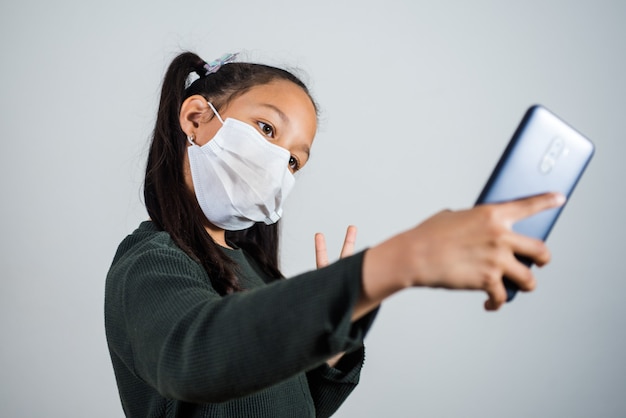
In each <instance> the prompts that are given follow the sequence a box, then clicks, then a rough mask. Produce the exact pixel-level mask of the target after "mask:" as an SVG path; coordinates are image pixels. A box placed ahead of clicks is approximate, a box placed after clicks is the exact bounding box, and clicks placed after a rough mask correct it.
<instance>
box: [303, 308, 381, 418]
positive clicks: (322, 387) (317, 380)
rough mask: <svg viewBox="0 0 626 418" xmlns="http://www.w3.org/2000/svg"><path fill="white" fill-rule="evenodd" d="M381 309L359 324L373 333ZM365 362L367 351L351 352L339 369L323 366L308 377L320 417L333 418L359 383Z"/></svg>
mask: <svg viewBox="0 0 626 418" xmlns="http://www.w3.org/2000/svg"><path fill="white" fill-rule="evenodd" d="M377 313H378V309H376V310H375V311H373V312H370V313H369V314H368V315H366V316H365V317H363V318H361V319H360V320H359V321H358V322H357V324H358V325H359V326H362V327H365V329H366V330H367V329H369V327H370V326H371V324H372V323H373V321H374V318H375V317H376V314H377ZM364 360H365V347H363V346H360V347H359V348H358V349H356V350H354V351H352V352H347V353H345V354H344V355H343V357H341V359H340V360H339V362H338V363H337V364H336V365H335V367H329V366H328V365H327V364H323V365H321V366H319V367H316V368H315V369H313V370H311V371H309V372H308V373H307V379H308V382H309V388H310V390H311V397H312V398H313V402H314V404H315V412H316V417H318V418H321V417H330V416H331V415H333V414H334V413H335V412H336V411H337V409H339V407H340V406H341V404H342V403H343V402H344V401H345V400H346V398H347V397H348V396H349V395H350V394H351V393H352V391H353V390H354V389H355V388H356V386H357V384H358V383H359V377H360V376H361V368H362V367H363V362H364Z"/></svg>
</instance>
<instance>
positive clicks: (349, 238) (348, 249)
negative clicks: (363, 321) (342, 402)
mask: <svg viewBox="0 0 626 418" xmlns="http://www.w3.org/2000/svg"><path fill="white" fill-rule="evenodd" d="M355 242H356V226H354V225H350V226H349V227H348V230H347V231H346V238H345V240H344V241H343V247H342V248H341V254H340V255H339V257H340V258H344V257H348V256H350V255H352V254H353V253H354V243H355ZM315 264H316V265H317V268H318V269H319V268H322V267H326V266H327V265H328V251H327V250H326V238H324V234H322V233H321V232H318V233H317V234H315ZM343 355H344V353H339V354H337V355H336V356H334V357H331V358H330V359H328V360H327V361H326V363H327V364H328V366H329V367H334V366H335V365H336V364H337V362H338V361H339V360H340V359H341V357H343Z"/></svg>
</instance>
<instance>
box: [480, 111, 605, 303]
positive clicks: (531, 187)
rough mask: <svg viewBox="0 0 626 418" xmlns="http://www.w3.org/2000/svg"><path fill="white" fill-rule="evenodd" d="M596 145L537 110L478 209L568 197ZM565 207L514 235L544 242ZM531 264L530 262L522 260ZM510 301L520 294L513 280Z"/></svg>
mask: <svg viewBox="0 0 626 418" xmlns="http://www.w3.org/2000/svg"><path fill="white" fill-rule="evenodd" d="M593 153H594V146H593V143H592V142H591V141H590V140H589V139H587V138H586V137H585V136H583V135H582V134H581V133H579V132H577V131H576V130H575V129H574V128H572V127H571V126H569V125H568V124H567V123H565V122H564V121H563V120H561V119H560V118H559V117H558V116H556V115H555V114H554V113H552V112H550V111H549V110H548V109H546V108H545V107H543V106H540V105H535V106H532V107H531V108H530V109H528V111H527V112H526V114H525V115H524V118H523V119H522V121H521V123H520V125H519V126H518V128H517V130H516V131H515V133H514V134H513V138H512V139H511V141H510V142H509V144H508V146H507V147H506V149H505V151H504V153H503V154H502V157H501V158H500V161H499V162H498V164H497V165H496V168H495V169H494V171H493V173H492V174H491V177H490V178H489V181H488V182H487V184H486V185H485V188H484V189H483V191H482V192H481V194H480V196H479V197H478V200H477V201H476V204H477V205H479V204H483V203H495V202H506V201H509V200H515V199H519V198H522V197H528V196H532V195H536V194H540V193H545V192H561V193H563V194H564V195H565V196H567V197H568V198H569V197H570V196H571V194H572V191H573V190H574V187H575V186H576V183H577V182H578V180H579V179H580V177H581V176H582V174H583V172H584V170H585V168H586V167H587V164H588V163H589V160H590V159H591V157H592V156H593ZM562 210H563V206H562V207H560V208H556V209H550V210H546V211H543V212H540V213H538V214H536V215H533V216H531V217H529V218H526V219H523V220H520V221H519V222H517V223H515V225H513V230H514V231H516V232H518V233H520V234H524V235H527V236H530V237H534V238H538V239H541V240H545V239H546V238H547V237H548V234H549V233H550V230H551V229H552V227H553V226H554V223H555V222H556V219H557V218H558V216H559V214H560V213H561V211H562ZM518 258H519V259H520V260H521V261H522V262H524V263H525V264H526V265H528V266H530V264H531V262H530V260H528V259H524V258H523V257H518ZM504 280H505V285H506V288H507V296H508V298H507V301H510V300H511V299H513V297H514V296H515V293H516V292H517V287H516V286H515V285H514V284H513V283H512V282H511V281H509V280H508V279H506V278H505V279H504Z"/></svg>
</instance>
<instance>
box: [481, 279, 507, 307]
mask: <svg viewBox="0 0 626 418" xmlns="http://www.w3.org/2000/svg"><path fill="white" fill-rule="evenodd" d="M485 291H486V292H487V295H489V299H487V300H486V301H485V309H486V310H488V311H497V310H498V309H500V307H501V306H502V305H503V304H504V303H505V302H506V289H505V287H504V282H503V281H502V280H501V279H498V280H497V281H495V282H493V284H492V285H490V286H489V287H488V288H487V289H485Z"/></svg>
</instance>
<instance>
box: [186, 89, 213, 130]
mask: <svg viewBox="0 0 626 418" xmlns="http://www.w3.org/2000/svg"><path fill="white" fill-rule="evenodd" d="M207 111H209V112H210V111H211V110H210V109H209V105H208V104H207V101H206V99H205V98H204V97H202V96H201V95H199V94H194V95H193V96H190V97H187V98H186V99H185V101H184V102H183V104H182V105H181V107H180V114H179V122H180V127H181V128H182V130H183V132H184V133H185V134H187V136H189V135H194V136H195V135H196V130H197V129H198V127H199V126H200V124H201V123H205V122H207V116H206V113H207Z"/></svg>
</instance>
